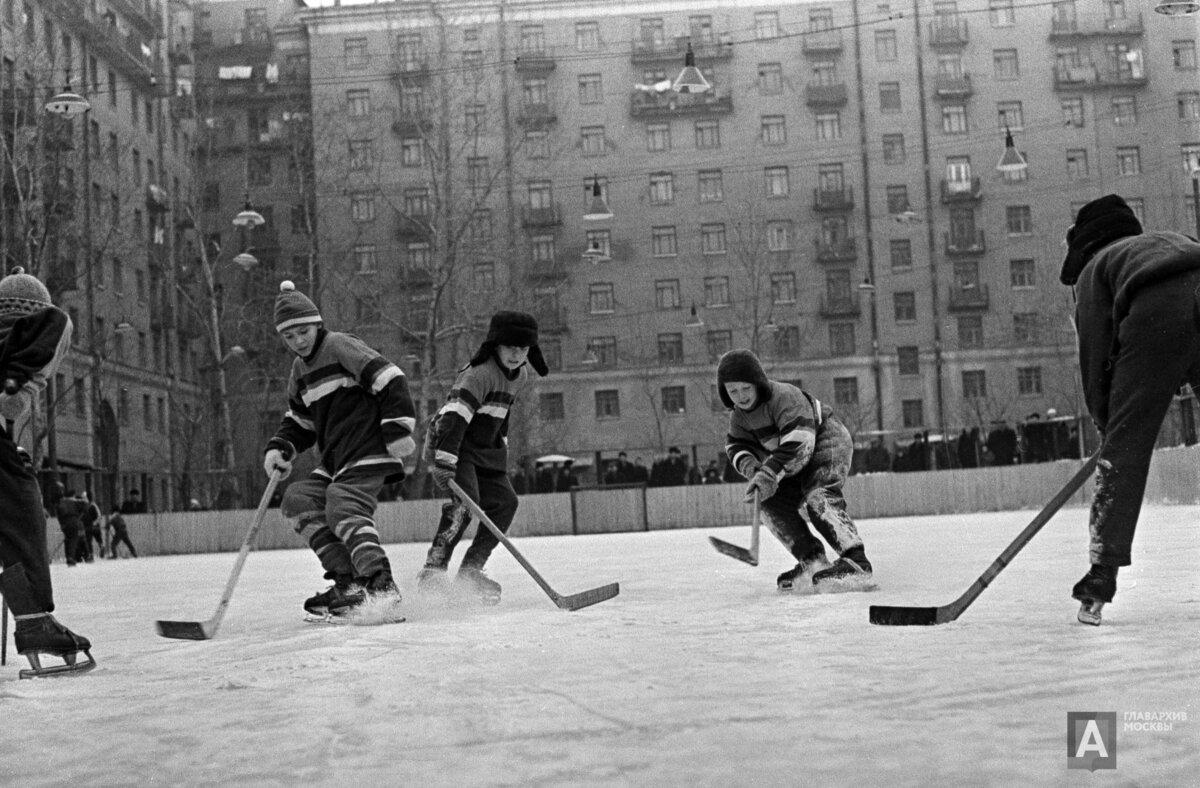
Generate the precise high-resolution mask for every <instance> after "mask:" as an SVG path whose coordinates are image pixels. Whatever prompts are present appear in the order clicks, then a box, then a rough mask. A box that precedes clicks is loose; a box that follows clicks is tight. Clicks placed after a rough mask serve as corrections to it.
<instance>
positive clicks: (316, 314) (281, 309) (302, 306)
mask: <svg viewBox="0 0 1200 788" xmlns="http://www.w3.org/2000/svg"><path fill="white" fill-rule="evenodd" d="M321 322H324V321H322V320H321V312H320V311H319V310H318V309H317V305H316V304H314V303H313V302H312V301H311V300H309V298H308V296H306V295H304V293H301V292H300V291H299V290H297V289H296V285H295V284H294V283H293V282H290V281H288V280H284V281H282V282H280V283H279V295H277V296H275V330H276V331H279V332H283V331H284V330H285V329H288V328H292V327H294V326H302V325H304V324H305V323H321Z"/></svg>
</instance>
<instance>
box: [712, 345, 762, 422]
mask: <svg viewBox="0 0 1200 788" xmlns="http://www.w3.org/2000/svg"><path fill="white" fill-rule="evenodd" d="M726 383H753V384H754V388H755V390H756V391H757V393H758V399H757V401H756V402H755V405H756V406H757V405H760V404H762V403H764V402H766V401H767V400H769V399H771V381H770V380H769V379H768V378H767V373H766V372H764V371H763V368H762V364H760V363H759V361H758V356H756V355H754V353H752V352H751V351H749V350H730V351H728V352H727V353H725V355H723V356H721V360H720V361H718V362H717V395H718V396H720V397H721V404H722V405H724V406H725V407H727V408H729V409H730V410H733V400H731V399H730V398H729V393H728V392H727V391H725V384H726Z"/></svg>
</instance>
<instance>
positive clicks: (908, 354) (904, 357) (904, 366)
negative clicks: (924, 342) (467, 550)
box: [896, 345, 921, 375]
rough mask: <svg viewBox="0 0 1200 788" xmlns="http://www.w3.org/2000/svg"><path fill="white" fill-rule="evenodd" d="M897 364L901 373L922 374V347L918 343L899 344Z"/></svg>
mask: <svg viewBox="0 0 1200 788" xmlns="http://www.w3.org/2000/svg"><path fill="white" fill-rule="evenodd" d="M896 365H897V369H898V371H899V373H900V374H901V375H920V374H921V349H920V348H918V347H917V346H916V345H899V346H897V347H896Z"/></svg>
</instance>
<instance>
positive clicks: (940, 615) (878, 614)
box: [869, 449, 1100, 626]
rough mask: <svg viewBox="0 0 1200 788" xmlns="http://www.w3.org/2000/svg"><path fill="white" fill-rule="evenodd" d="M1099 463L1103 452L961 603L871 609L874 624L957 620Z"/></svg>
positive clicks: (1084, 467)
mask: <svg viewBox="0 0 1200 788" xmlns="http://www.w3.org/2000/svg"><path fill="white" fill-rule="evenodd" d="M1099 460H1100V450H1099V449H1098V450H1097V451H1096V453H1095V454H1093V455H1092V456H1091V457H1089V458H1088V459H1087V461H1086V462H1084V463H1083V465H1082V466H1081V467H1080V468H1079V470H1078V471H1076V473H1075V475H1074V476H1072V477H1071V478H1070V479H1069V480H1068V481H1067V483H1066V484H1065V485H1063V488H1062V489H1061V490H1059V491H1058V492H1057V493H1056V494H1055V495H1054V497H1053V498H1051V499H1050V500H1049V501H1048V502H1047V503H1046V505H1045V506H1043V507H1042V510H1041V511H1040V512H1038V513H1037V516H1036V517H1034V518H1033V520H1031V521H1030V523H1029V525H1027V526H1025V528H1024V529H1023V530H1022V531H1021V533H1019V534H1017V537H1016V538H1015V539H1013V540H1012V542H1011V543H1010V544H1009V545H1008V547H1006V548H1004V551H1003V552H1002V553H1000V555H999V556H997V558H996V560H994V561H992V563H991V564H990V565H989V566H988V568H987V569H985V570H984V572H983V574H981V575H980V576H979V577H978V579H976V580H975V582H974V583H972V584H971V587H970V588H968V589H967V590H966V592H964V593H963V595H962V596H960V597H959V598H958V599H956V600H954V601H953V602H951V603H950V604H948V605H942V606H941V607H891V606H887V605H871V609H870V613H869V615H870V621H871V623H872V624H883V625H887V626H910V625H914V624H915V625H929V624H945V623H947V622H949V621H954V620H955V619H957V618H958V617H959V616H960V615H962V613H963V611H964V610H966V609H967V608H968V607H970V605H971V603H972V602H974V601H975V600H976V599H977V598H978V597H979V595H980V594H982V593H983V591H984V589H985V588H987V587H988V586H989V585H991V582H992V581H993V580H995V579H996V576H997V575H999V574H1000V573H1001V572H1002V571H1004V568H1005V567H1006V566H1008V565H1009V563H1011V562H1012V560H1013V559H1014V558H1015V557H1016V556H1017V553H1019V552H1021V550H1022V549H1024V547H1025V545H1027V544H1029V542H1030V541H1032V540H1033V537H1034V536H1035V535H1037V533H1038V531H1040V530H1042V528H1043V527H1044V526H1045V525H1046V523H1048V522H1050V520H1051V518H1053V517H1054V515H1055V514H1057V513H1058V510H1059V509H1061V508H1062V507H1063V506H1064V505H1065V504H1066V502H1067V501H1068V500H1070V498H1071V496H1072V495H1074V494H1075V493H1076V492H1078V491H1079V489H1080V488H1081V487H1083V485H1084V483H1085V482H1087V480H1088V478H1089V477H1090V476H1091V475H1092V472H1093V471H1095V470H1096V463H1097V462H1099Z"/></svg>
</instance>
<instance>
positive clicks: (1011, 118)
mask: <svg viewBox="0 0 1200 788" xmlns="http://www.w3.org/2000/svg"><path fill="white" fill-rule="evenodd" d="M1024 126H1025V113H1024V111H1023V110H1022V109H1021V102H1019V101H1000V102H997V104H996V128H999V129H1008V130H1009V131H1017V130H1018V129H1021V128H1024Z"/></svg>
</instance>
